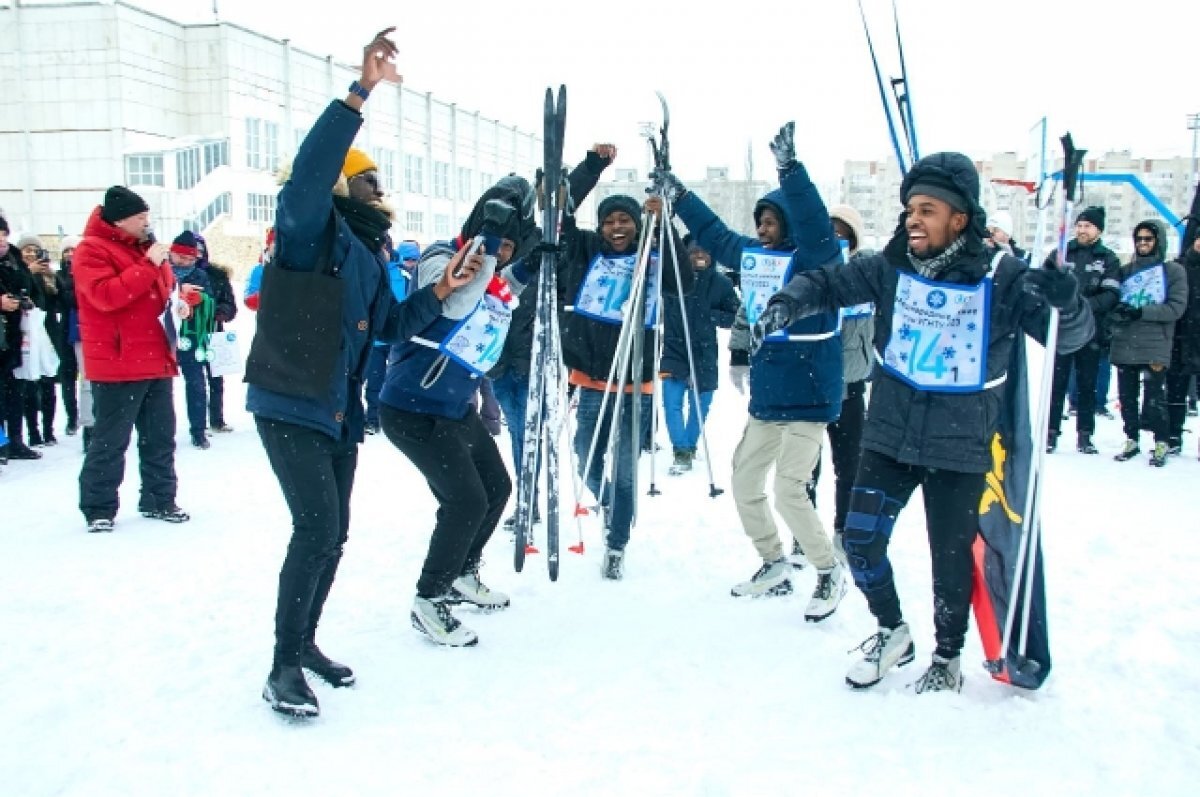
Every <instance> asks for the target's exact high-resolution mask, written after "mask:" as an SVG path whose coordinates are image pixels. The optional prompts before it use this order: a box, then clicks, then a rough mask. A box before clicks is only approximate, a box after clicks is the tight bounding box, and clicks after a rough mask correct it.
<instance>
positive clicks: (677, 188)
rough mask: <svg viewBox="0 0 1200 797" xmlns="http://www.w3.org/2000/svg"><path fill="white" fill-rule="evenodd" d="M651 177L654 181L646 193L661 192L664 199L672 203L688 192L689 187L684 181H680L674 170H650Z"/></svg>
mask: <svg viewBox="0 0 1200 797" xmlns="http://www.w3.org/2000/svg"><path fill="white" fill-rule="evenodd" d="M650 179H651V180H652V181H653V182H652V183H651V184H650V187H649V188H647V189H646V193H647V194H660V195H661V196H662V197H663V199H665V200H667V201H668V202H670V203H671V204H672V205H674V204H675V203H676V202H678V201H679V200H680V199H682V198H683V195H684V194H686V193H687V189H686V188H685V187H684V185H683V183H681V182H679V178H678V177H676V176H675V175H674V173H672V172H669V171H663V170H661V169H655V170H654V171H652V172H650Z"/></svg>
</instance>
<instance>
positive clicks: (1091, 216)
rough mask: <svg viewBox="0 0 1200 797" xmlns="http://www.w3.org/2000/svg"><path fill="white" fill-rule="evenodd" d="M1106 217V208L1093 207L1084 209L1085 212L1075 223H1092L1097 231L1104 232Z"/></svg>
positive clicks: (1076, 218) (1077, 217)
mask: <svg viewBox="0 0 1200 797" xmlns="http://www.w3.org/2000/svg"><path fill="white" fill-rule="evenodd" d="M1104 217H1105V212H1104V208H1103V207H1101V206H1100V205H1092V206H1091V207H1086V208H1084V209H1083V212H1082V213H1080V214H1079V215H1078V216H1076V217H1075V221H1076V222H1080V221H1090V222H1091V223H1092V224H1094V225H1096V229H1097V230H1099V231H1100V232H1104Z"/></svg>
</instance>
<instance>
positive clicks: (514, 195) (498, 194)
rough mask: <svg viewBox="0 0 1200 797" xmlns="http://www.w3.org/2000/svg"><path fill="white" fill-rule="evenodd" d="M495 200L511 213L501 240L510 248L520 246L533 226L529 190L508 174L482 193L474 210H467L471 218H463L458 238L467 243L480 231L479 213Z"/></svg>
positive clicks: (521, 182) (523, 183) (525, 181)
mask: <svg viewBox="0 0 1200 797" xmlns="http://www.w3.org/2000/svg"><path fill="white" fill-rule="evenodd" d="M492 199H499V200H501V201H503V202H504V203H505V204H507V205H509V206H511V207H512V208H513V210H514V211H515V212H514V213H513V214H512V217H511V218H510V219H509V221H508V224H507V225H505V227H504V229H503V230H501V231H500V237H501V238H507V239H508V240H510V241H512V242H513V243H514V244H518V245H519V244H521V242H522V241H523V240H524V239H525V238H526V235H527V233H528V231H529V230H530V229H532V228H533V227H534V226H535V225H534V219H533V200H534V196H533V186H531V185H530V184H529V181H528V180H526V179H525V178H524V177H518V176H516V175H514V174H510V175H508V176H507V177H501V178H500V179H499V180H498V181H497V182H496V184H495V185H493V186H491V187H490V188H488V189H487V190H486V191H484V192H483V196H481V197H479V199H478V200H477V201H476V202H475V207H473V208H472V209H471V214H470V215H469V216H467V220H466V221H465V222H463V226H462V236H463V238H464V239H465V240H470V239H471V238H474V237H475V236H476V235H478V234H479V231H480V230H481V229H482V228H483V218H484V217H483V209H484V206H485V205H487V203H488V201H489V200H492ZM522 255H523V253H521V252H518V253H517V254H515V255H514V256H513V259H514V260H515V259H517V258H518V257H521V256H522Z"/></svg>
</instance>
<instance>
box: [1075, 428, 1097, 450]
mask: <svg viewBox="0 0 1200 797" xmlns="http://www.w3.org/2000/svg"><path fill="white" fill-rule="evenodd" d="M1075 450H1076V451H1078V452H1079V453H1080V454H1099V453H1100V449H1098V448H1096V446H1094V445H1092V436H1091V435H1090V434H1088V433H1087V432H1080V433H1079V442H1078V443H1077V444H1076V446H1075Z"/></svg>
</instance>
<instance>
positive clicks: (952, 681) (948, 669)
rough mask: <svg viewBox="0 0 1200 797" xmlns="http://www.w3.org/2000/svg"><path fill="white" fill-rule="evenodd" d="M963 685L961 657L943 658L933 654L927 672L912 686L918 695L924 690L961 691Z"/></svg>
mask: <svg viewBox="0 0 1200 797" xmlns="http://www.w3.org/2000/svg"><path fill="white" fill-rule="evenodd" d="M962 685H963V677H962V671H961V668H960V664H959V657H958V656H955V657H954V658H952V659H943V658H942V657H941V656H939V655H938V654H936V653H934V654H933V663H932V664H930V665H929V669H928V670H926V671H925V674H924V675H922V676H921V677H920V678H918V679H917V680H916V682H915V683H913V685H912V688H913V691H915V692H916V693H917V694H918V695H919V694H922V693H923V692H961V691H962Z"/></svg>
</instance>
